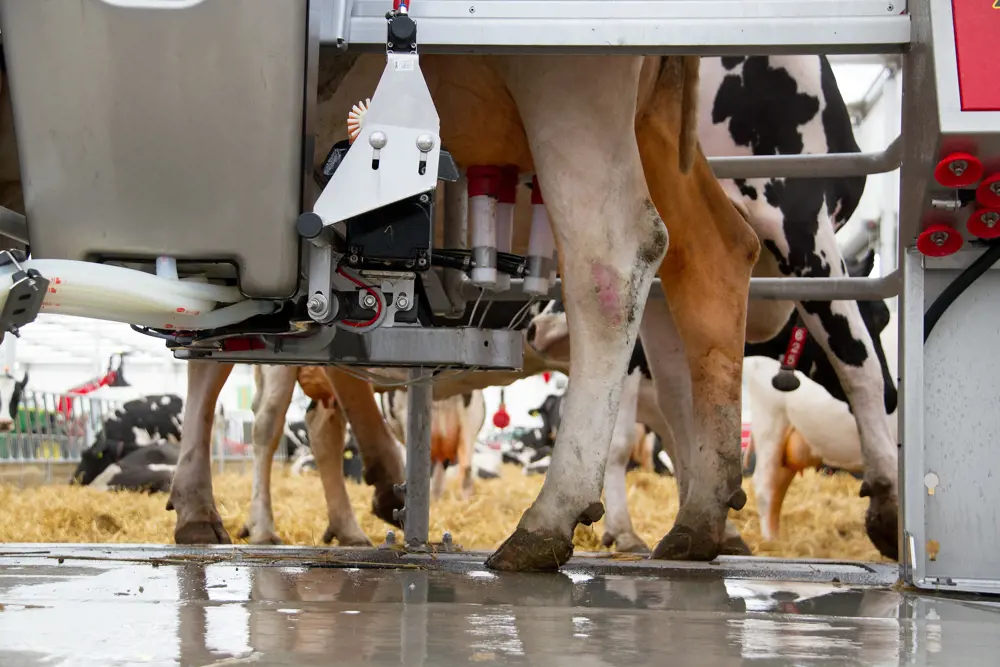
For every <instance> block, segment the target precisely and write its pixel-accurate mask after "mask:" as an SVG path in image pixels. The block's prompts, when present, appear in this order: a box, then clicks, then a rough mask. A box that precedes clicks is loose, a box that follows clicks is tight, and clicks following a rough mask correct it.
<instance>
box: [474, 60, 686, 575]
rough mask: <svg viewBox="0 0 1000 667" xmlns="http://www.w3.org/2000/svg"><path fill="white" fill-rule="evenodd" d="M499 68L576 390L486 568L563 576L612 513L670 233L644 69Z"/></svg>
mask: <svg viewBox="0 0 1000 667" xmlns="http://www.w3.org/2000/svg"><path fill="white" fill-rule="evenodd" d="M495 62H497V64H498V65H499V66H500V69H501V71H502V73H503V75H504V78H505V80H506V82H507V87H508V89H509V90H510V92H511V94H512V95H513V97H514V100H515V102H516V103H517V106H518V109H519V110H520V113H521V118H522V121H523V122H524V127H525V130H526V133H527V138H528V142H529V145H530V147H531V153H532V157H533V159H534V163H535V170H536V174H537V177H538V181H539V183H540V185H541V194H542V196H543V198H544V200H545V204H546V208H547V210H548V213H549V217H550V221H551V224H552V229H553V233H554V236H555V238H556V244H557V247H558V251H559V257H560V269H561V275H562V279H563V297H564V301H565V303H566V314H567V318H568V323H569V329H570V332H571V336H572V340H573V345H572V349H571V350H570V376H571V377H572V378H573V382H572V383H571V384H570V388H569V391H568V393H567V394H566V399H565V400H566V402H565V404H564V413H563V419H562V426H561V428H560V429H559V432H558V435H557V438H556V441H557V442H556V446H555V447H554V448H553V454H552V464H551V466H550V467H549V470H548V473H547V474H546V477H545V482H544V483H543V485H542V489H541V491H540V492H539V495H538V497H537V498H536V500H535V502H534V503H532V505H531V506H530V507H529V508H528V509H527V510H526V511H525V513H524V514H523V515H522V517H521V520H520V522H519V523H518V526H517V528H516V530H515V532H514V533H513V534H512V535H511V536H510V537H509V538H508V539H507V540H506V541H505V542H504V543H503V544H502V545H501V546H500V548H499V549H497V551H496V552H495V553H493V554H492V555H491V556H490V557H489V559H487V562H486V564H487V567H490V568H493V569H498V570H522V571H527V570H554V569H557V568H558V567H560V566H561V565H562V564H564V563H565V562H566V561H567V560H569V558H570V556H571V555H572V553H573V531H574V529H575V527H576V525H577V524H578V523H583V524H585V525H589V524H591V523H593V522H594V521H597V520H599V519H600V518H601V517H602V516H603V514H604V508H603V506H602V505H601V491H602V487H603V485H604V467H605V463H606V461H607V456H608V447H609V444H610V441H611V430H612V427H613V425H614V422H615V418H616V416H617V414H618V403H619V394H620V392H621V388H622V383H623V381H624V379H625V371H626V368H627V365H628V359H629V355H630V353H631V351H632V345H633V344H634V342H635V339H636V336H637V334H638V325H639V318H640V315H641V313H642V304H643V303H645V301H646V296H647V294H648V293H649V286H650V282H651V279H652V277H653V274H654V271H655V268H656V266H657V265H658V264H659V263H660V261H661V260H662V258H663V255H664V253H665V251H666V248H667V233H666V228H665V226H664V224H663V221H662V220H661V219H660V216H659V215H658V214H657V212H656V208H655V207H654V206H653V204H652V203H651V201H650V199H649V192H648V190H647V188H646V181H645V177H644V175H643V172H642V165H641V162H640V160H639V152H638V145H637V142H636V137H635V124H634V118H635V105H636V96H637V92H638V79H639V71H640V67H641V65H642V59H641V58H637V57H631V56H554V57H546V58H544V59H543V58H532V57H509V58H508V57H504V58H498V59H496V61H495ZM610 159H613V160H614V162H615V166H614V168H612V169H609V168H606V165H607V163H608V162H607V161H608V160H610Z"/></svg>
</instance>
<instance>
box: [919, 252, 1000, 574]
mask: <svg viewBox="0 0 1000 667" xmlns="http://www.w3.org/2000/svg"><path fill="white" fill-rule="evenodd" d="M958 274H959V272H958V271H953V270H935V271H924V272H923V283H924V299H923V310H924V311H925V310H926V308H927V307H928V306H929V305H930V303H931V302H933V300H934V299H935V298H936V297H937V296H938V294H940V293H941V291H942V290H943V289H944V288H945V287H946V286H947V285H948V284H949V283H950V282H952V281H953V280H954V279H955V278H956V277H957V276H958ZM998 291H1000V274H997V273H995V272H992V271H988V272H986V273H985V274H984V275H983V276H982V277H981V278H979V280H977V281H976V282H975V283H973V284H972V285H971V286H970V287H969V288H968V289H967V290H966V291H965V292H964V293H963V294H962V295H961V296H960V297H959V298H958V299H957V300H956V301H955V302H954V303H953V304H952V305H951V306H950V307H949V308H948V310H947V311H946V312H945V314H944V315H943V316H942V317H941V319H940V320H939V321H938V324H937V326H936V327H935V328H934V330H933V332H932V333H931V335H930V337H929V338H928V340H927V342H926V344H925V345H924V348H923V358H922V362H923V364H922V366H923V368H922V382H921V384H920V385H917V386H914V384H915V382H914V381H915V380H917V379H918V378H919V376H920V372H921V371H920V370H918V369H915V368H914V365H915V364H916V363H919V362H918V361H913V360H911V359H909V355H910V354H912V353H913V352H914V351H915V350H918V349H919V348H918V347H916V346H917V341H915V340H914V338H915V336H914V334H915V333H916V332H917V331H921V332H922V330H923V327H922V326H919V327H914V329H913V331H911V332H908V333H906V337H905V338H904V342H905V349H906V354H907V355H908V358H907V360H906V363H905V366H904V371H905V373H906V374H910V375H911V377H910V378H909V381H908V383H907V385H906V389H907V391H906V394H904V401H905V403H904V405H905V411H906V417H905V420H906V421H905V422H904V425H905V426H906V430H904V434H905V438H906V439H905V440H904V443H903V444H904V447H905V449H906V459H905V471H906V475H905V478H906V492H905V498H904V501H905V505H904V507H905V508H906V509H905V515H904V521H905V522H906V524H905V526H904V527H905V529H906V531H907V533H908V534H909V535H911V536H912V540H910V544H911V545H912V551H913V556H914V558H913V564H912V566H913V567H912V579H913V582H914V583H915V584H916V585H918V586H921V587H926V588H935V587H940V588H941V589H943V590H963V591H981V592H994V593H996V592H1000V559H998V558H997V553H1000V530H997V527H998V526H1000V484H998V478H1000V447H998V446H997V443H998V442H1000V411H998V410H997V399H998V397H1000V386H998V384H997V378H998V377H1000V355H997V354H996V344H997V341H998V340H1000V310H998V309H997V308H996V294H997V293H998ZM912 296H913V297H916V296H917V295H916V294H912ZM909 310H910V307H909V306H907V311H909ZM915 316H916V315H915V313H909V312H908V315H907V319H908V320H912V319H913V318H914V317H915ZM921 317H922V315H921ZM909 324H910V325H913V324H915V323H914V322H909ZM921 338H922V335H921ZM913 375H917V378H914V377H912V376H913ZM904 377H906V376H905V375H904ZM921 390H922V396H921V395H920V393H921ZM921 403H922V407H923V410H922V414H920V412H918V410H919V409H920V407H921ZM921 429H922V437H921ZM928 475H932V477H927V476H928ZM932 488H933V493H931V489H932ZM932 540H933V541H934V544H932V543H931V541H932ZM935 547H936V549H935ZM935 550H936V552H937V553H936V554H935V553H934V552H935ZM932 556H934V558H932Z"/></svg>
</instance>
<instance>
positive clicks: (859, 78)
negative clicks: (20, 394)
mask: <svg viewBox="0 0 1000 667" xmlns="http://www.w3.org/2000/svg"><path fill="white" fill-rule="evenodd" d="M830 60H831V62H832V64H833V69H834V73H835V75H836V77H837V81H838V83H839V84H840V89H841V93H842V95H843V96H844V101H845V102H847V103H848V104H849V105H850V104H852V103H858V102H860V101H861V100H863V99H864V98H865V96H866V95H867V94H868V92H869V90H870V89H871V88H872V86H873V85H874V84H876V83H877V80H878V78H879V76H880V74H881V72H882V70H883V68H884V63H883V62H882V58H881V57H879V56H839V57H838V56H834V57H831V59H830ZM11 338H12V336H9V335H8V336H7V337H6V339H5V342H4V344H3V345H2V346H0V365H7V364H8V363H10V361H11V358H10V357H11V355H10V352H8V351H7V350H6V349H5V348H8V347H9V345H8V343H7V342H6V341H7V340H8V339H11ZM15 345H16V348H15V349H16V359H17V361H18V362H19V363H22V364H23V363H29V364H45V365H48V364H52V365H57V366H58V365H72V364H88V363H89V364H95V365H96V364H101V365H103V364H105V363H107V358H108V356H109V355H111V354H114V353H117V352H128V353H129V363H133V364H134V363H140V364H141V363H154V364H157V363H160V364H164V365H168V364H175V363H182V362H178V361H175V360H174V359H173V356H172V355H171V354H170V353H169V352H168V351H167V349H166V347H165V346H164V343H163V341H162V340H159V339H156V338H151V337H148V336H144V335H142V334H139V333H136V332H134V331H132V330H131V329H130V328H129V326H128V325H127V324H118V323H112V322H101V321H99V320H89V319H84V318H75V317H67V316H63V315H42V316H40V317H39V318H38V320H37V321H35V322H34V323H33V324H31V325H30V326H28V327H25V329H24V330H23V331H22V332H21V338H20V339H19V340H17V342H16V343H15Z"/></svg>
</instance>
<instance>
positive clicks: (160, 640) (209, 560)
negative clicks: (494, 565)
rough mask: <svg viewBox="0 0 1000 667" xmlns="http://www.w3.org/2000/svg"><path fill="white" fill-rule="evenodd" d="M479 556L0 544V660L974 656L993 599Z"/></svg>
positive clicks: (825, 567) (709, 664)
mask: <svg viewBox="0 0 1000 667" xmlns="http://www.w3.org/2000/svg"><path fill="white" fill-rule="evenodd" d="M484 556H485V554H478V553H477V554H438V555H437V556H434V557H431V556H427V555H403V554H400V553H398V552H394V551H389V550H382V551H379V550H372V549H316V548H311V549H303V548H280V547H279V548H268V549H253V548H234V547H224V548H223V547H219V548H208V549H182V548H169V547H158V548H145V547H128V546H108V545H51V544H50V545H21V546H17V547H13V548H5V549H4V551H2V552H0V605H2V606H0V664H3V665H4V667H35V666H40V665H52V664H65V665H70V664H72V665H101V666H102V667H103V666H111V665H137V664H142V665H181V666H183V667H186V666H188V665H199V666H201V665H223V664H226V665H238V664H255V665H314V664H315V665H320V664H322V665H331V664H336V665H340V664H345V665H346V664H351V665H354V664H370V665H399V664H403V665H435V666H438V667H449V666H451V665H465V664H470V663H475V662H486V663H494V664H496V663H501V664H551V665H562V664H566V665H569V664H573V665H579V666H581V667H583V666H589V665H629V666H630V667H632V666H634V665H637V664H663V663H664V662H667V661H668V662H669V664H671V665H678V666H685V665H692V666H695V665H697V666H698V667H723V666H729V665H734V666H735V665H744V664H748V662H753V663H755V664H756V663H758V662H759V663H760V664H767V665H773V666H780V665H812V664H821V663H822V664H829V662H830V661H831V659H832V660H835V661H836V662H837V663H838V664H878V665H985V664H992V662H993V660H994V658H995V656H996V654H997V651H998V650H1000V632H998V630H1000V605H997V604H996V603H990V602H985V601H982V600H977V599H974V598H971V597H968V596H966V597H963V598H958V597H951V598H945V597H942V596H936V597H935V596H929V595H926V594H917V593H913V592H909V591H901V590H894V589H893V588H891V587H890V583H891V582H892V581H893V580H894V579H895V568H894V567H890V566H883V565H873V564H860V563H834V562H798V563H784V562H780V561H771V560H768V559H753V558H724V559H720V560H719V561H718V562H715V563H704V564H669V563H650V562H648V561H646V562H629V561H617V560H615V559H611V558H597V557H581V558H574V559H573V560H572V561H571V562H570V564H569V565H568V566H567V568H566V569H565V570H564V571H563V572H562V573H561V574H558V575H530V574H502V575H498V574H495V573H492V572H489V571H486V570H485V569H483V567H482V562H483V558H484Z"/></svg>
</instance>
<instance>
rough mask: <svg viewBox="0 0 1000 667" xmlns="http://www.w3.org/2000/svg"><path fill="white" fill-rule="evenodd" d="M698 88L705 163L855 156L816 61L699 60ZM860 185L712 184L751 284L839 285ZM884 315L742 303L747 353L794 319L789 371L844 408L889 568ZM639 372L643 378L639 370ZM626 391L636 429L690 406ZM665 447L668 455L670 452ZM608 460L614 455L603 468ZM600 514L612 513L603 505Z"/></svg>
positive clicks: (892, 478)
mask: <svg viewBox="0 0 1000 667" xmlns="http://www.w3.org/2000/svg"><path fill="white" fill-rule="evenodd" d="M700 86H701V89H700V95H701V99H702V100H703V104H702V105H701V111H700V114H701V115H700V117H699V140H700V143H701V147H702V150H703V151H704V152H705V154H706V155H709V156H712V155H718V156H726V155H776V154H782V155H796V154H806V153H813V154H819V153H856V152H859V151H860V148H859V147H858V145H857V142H856V141H855V139H854V134H853V130H852V128H851V123H850V116H849V114H848V112H847V107H846V105H845V104H844V101H843V98H842V97H841V94H840V91H839V89H838V87H837V82H836V79H835V77H834V74H833V70H832V68H831V66H830V63H829V61H828V60H827V58H826V57H824V56H753V57H724V58H703V59H702V65H701V83H700ZM865 182H866V179H865V177H863V176H860V177H846V178H772V179H747V180H742V179H735V180H734V179H721V180H720V183H721V184H722V186H723V188H724V190H725V191H726V193H727V194H728V195H729V197H730V199H731V200H732V201H733V202H734V204H736V206H737V208H739V209H740V210H741V211H742V212H744V213H745V215H746V217H747V219H748V221H749V222H750V224H751V226H752V227H753V228H754V230H755V231H756V233H757V235H758V237H759V238H760V239H761V241H762V244H763V246H764V247H765V248H766V249H767V250H768V252H763V253H761V256H760V259H759V260H758V262H757V265H756V266H755V268H754V272H753V275H754V276H756V277H788V276H796V277H807V276H811V277H846V276H847V275H848V268H847V264H846V262H845V261H844V258H843V257H842V256H841V252H840V249H839V248H838V246H837V243H836V237H835V231H836V229H837V228H839V227H840V226H842V225H843V224H844V223H846V222H847V220H848V219H849V218H850V217H851V215H852V214H853V213H854V210H855V209H856V207H857V205H858V202H859V200H860V198H861V195H862V192H863V190H864V186H865ZM560 311H561V308H560V307H559V306H558V304H549V305H548V306H547V307H546V309H545V311H543V313H542V314H541V315H539V316H538V317H536V318H535V320H534V321H533V322H532V324H531V325H530V326H529V328H528V332H527V336H528V340H529V342H530V343H532V345H533V347H534V348H535V349H536V350H537V351H538V352H539V353H541V354H545V351H546V350H547V349H552V350H554V349H560V350H567V349H568V346H567V345H566V344H565V340H564V339H565V338H566V337H568V328H567V326H566V318H565V314H564V313H562V314H560ZM887 316H888V309H887V308H886V306H885V304H884V303H883V302H880V301H875V302H871V301H868V302H854V301H807V302H781V301H764V300H751V301H750V303H749V306H748V311H747V327H746V337H747V346H746V348H745V354H746V355H748V356H752V355H765V356H771V355H774V358H777V357H778V356H780V355H783V354H784V353H785V350H786V348H787V345H788V341H789V336H790V334H791V331H792V329H793V327H794V326H795V324H796V320H797V318H801V321H802V322H803V324H804V325H805V326H806V328H807V329H808V331H809V334H810V336H809V343H808V344H807V346H806V350H805V351H804V352H803V355H802V358H801V359H800V360H799V363H798V368H799V369H800V370H802V371H803V372H805V373H806V374H807V375H808V376H809V377H810V378H812V379H814V380H815V381H816V382H818V383H820V384H822V385H823V386H824V387H826V388H827V389H828V390H829V391H830V393H831V395H833V396H835V397H838V398H841V400H846V401H847V402H848V403H849V405H850V407H851V410H852V412H853V414H854V416H855V418H856V420H857V423H858V430H859V432H860V438H861V449H862V454H863V458H864V460H865V464H866V470H865V477H864V479H865V481H864V483H863V484H862V488H861V495H862V496H871V498H872V500H871V504H870V507H869V510H868V515H867V517H866V525H867V527H868V532H869V536H870V537H871V538H872V540H873V542H874V543H875V545H876V546H877V547H878V548H879V550H880V551H881V552H882V553H883V554H885V555H887V556H889V557H892V558H895V557H896V554H897V543H896V525H897V507H898V496H897V473H896V458H897V453H896V445H895V442H894V439H893V437H892V435H891V432H890V429H889V425H888V421H887V414H889V413H891V412H893V411H894V409H895V403H896V387H895V384H894V382H893V381H892V378H891V376H890V375H889V372H888V368H887V366H886V363H885V357H884V353H883V352H882V351H881V345H880V344H879V343H878V333H879V332H880V331H881V330H882V328H884V327H885V323H886V322H887V321H888V317H887ZM646 352H648V350H646ZM642 353H643V349H642V346H641V343H638V344H637V345H636V347H635V349H634V351H633V358H632V362H631V363H630V371H631V370H632V369H633V368H636V367H637V366H642V367H645V366H646V364H645V363H644V362H641V361H640V359H639V357H641V356H642ZM641 374H642V375H643V376H644V377H645V378H646V379H648V378H649V371H648V368H646V370H645V371H644V372H642V373H641ZM631 377H632V376H631V375H630V378H631ZM629 382H630V380H626V383H627V384H628V383H629ZM632 382H634V387H633V388H632V389H631V391H632V392H633V393H635V394H636V395H637V400H638V408H639V409H638V414H637V417H638V420H639V421H640V422H641V423H645V424H647V425H649V426H650V428H652V429H653V430H654V431H656V432H657V433H660V434H663V433H665V432H667V429H668V427H667V425H666V424H667V422H670V423H672V424H679V423H687V422H688V421H689V420H690V414H691V401H690V399H687V400H685V399H684V397H676V399H674V398H673V397H672V398H671V400H672V402H673V403H674V404H673V405H672V406H671V410H672V414H667V415H663V414H662V413H661V411H660V410H658V409H656V405H657V400H656V396H655V392H654V393H652V395H649V391H650V389H649V388H648V387H645V386H643V385H651V384H652V383H650V382H645V383H643V382H642V378H638V377H636V378H634V380H632ZM629 391H630V390H629V388H628V387H626V388H624V389H623V394H622V406H623V407H624V406H625V401H626V399H625V396H626V395H627V392H629ZM644 407H645V408H648V409H644ZM663 438H664V440H665V445H666V444H667V442H666V441H669V442H670V443H671V446H672V440H670V438H669V437H668V436H667V435H663ZM612 446H614V445H612ZM670 448H671V447H670V446H668V453H669V454H672V453H673V452H670V451H669V449H670ZM613 458H614V452H612V454H611V458H609V464H608V466H609V468H610V467H612V459H613ZM671 458H672V459H673V460H674V461H675V462H676V458H675V457H673V456H671ZM682 475H683V473H680V474H678V478H680V477H681V476H682ZM606 479H607V477H606ZM693 482H695V483H697V480H693ZM606 492H607V489H606ZM609 503H610V500H609ZM608 511H609V515H610V514H611V509H610V507H609V510H608ZM609 529H610V527H609ZM628 529H631V526H630V525H629V526H628Z"/></svg>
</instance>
